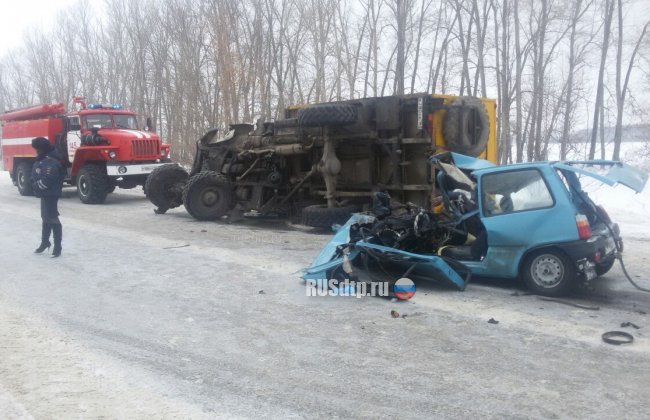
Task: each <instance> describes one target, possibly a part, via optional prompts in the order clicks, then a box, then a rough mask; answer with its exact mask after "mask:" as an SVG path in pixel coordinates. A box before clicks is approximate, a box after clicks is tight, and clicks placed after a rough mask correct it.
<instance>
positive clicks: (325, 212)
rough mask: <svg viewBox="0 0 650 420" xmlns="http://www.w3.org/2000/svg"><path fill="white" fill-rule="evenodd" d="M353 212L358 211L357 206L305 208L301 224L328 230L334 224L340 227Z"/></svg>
mask: <svg viewBox="0 0 650 420" xmlns="http://www.w3.org/2000/svg"><path fill="white" fill-rule="evenodd" d="M355 211H359V208H358V207H357V206H344V207H327V206H326V205H324V204H317V205H313V206H307V207H305V208H304V209H302V214H301V215H302V224H303V225H305V226H311V227H320V228H329V227H332V225H336V224H338V225H342V224H344V223H345V222H347V221H348V219H350V217H351V216H352V213H354V212H355Z"/></svg>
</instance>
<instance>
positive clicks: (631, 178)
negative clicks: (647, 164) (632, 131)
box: [552, 160, 648, 193]
mask: <svg viewBox="0 0 650 420" xmlns="http://www.w3.org/2000/svg"><path fill="white" fill-rule="evenodd" d="M552 166H553V167H554V168H557V169H561V170H564V171H571V172H574V173H576V174H581V175H585V176H589V177H591V178H594V179H597V180H598V181H600V182H602V183H604V184H607V185H609V186H615V185H617V184H622V185H625V186H626V187H628V188H631V189H632V190H634V191H636V192H637V193H639V192H641V191H643V188H644V187H645V184H646V182H648V174H647V173H646V172H645V171H642V170H641V169H638V168H635V167H633V166H630V165H627V164H625V163H623V162H618V161H613V160H587V161H566V162H557V163H554V164H552ZM584 166H589V167H593V166H598V167H607V166H608V167H609V171H607V173H605V174H602V173H598V172H596V171H595V170H593V169H588V168H585V167H584Z"/></svg>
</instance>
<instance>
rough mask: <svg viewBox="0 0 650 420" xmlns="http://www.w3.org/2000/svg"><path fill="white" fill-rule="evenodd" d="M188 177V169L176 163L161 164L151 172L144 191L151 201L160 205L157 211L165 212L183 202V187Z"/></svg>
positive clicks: (155, 204)
mask: <svg viewBox="0 0 650 420" xmlns="http://www.w3.org/2000/svg"><path fill="white" fill-rule="evenodd" d="M187 178H188V174H187V171H186V170H185V169H183V168H182V167H181V166H180V165H177V164H175V163H169V164H167V165H162V166H159V167H157V168H156V169H154V170H153V171H152V172H151V173H150V174H149V176H148V177H147V182H146V183H145V185H144V191H145V194H146V196H147V198H148V199H149V201H151V202H152V203H153V205H154V206H156V207H158V209H157V210H156V213H164V212H166V211H167V210H169V209H173V208H176V207H178V206H180V205H181V204H183V188H184V187H185V184H187Z"/></svg>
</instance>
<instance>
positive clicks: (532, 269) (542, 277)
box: [522, 249, 576, 296]
mask: <svg viewBox="0 0 650 420" xmlns="http://www.w3.org/2000/svg"><path fill="white" fill-rule="evenodd" d="M522 275H523V278H524V281H525V282H526V286H528V288H529V289H530V290H531V291H532V292H533V293H535V294H538V295H543V296H561V295H563V294H566V293H567V292H568V291H569V290H571V288H572V287H573V286H574V282H575V278H576V269H575V267H574V265H573V264H572V263H571V260H569V258H568V257H567V256H566V255H565V254H563V253H562V252H560V251H556V250H550V249H542V250H539V251H535V252H533V253H532V254H530V255H529V256H528V257H526V259H525V261H524V264H523V267H522Z"/></svg>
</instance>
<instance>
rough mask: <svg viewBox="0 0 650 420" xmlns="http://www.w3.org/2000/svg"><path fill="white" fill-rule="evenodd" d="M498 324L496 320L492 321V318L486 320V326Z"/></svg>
mask: <svg viewBox="0 0 650 420" xmlns="http://www.w3.org/2000/svg"><path fill="white" fill-rule="evenodd" d="M498 323H499V321H497V320H496V319H494V318H490V319H488V324H498Z"/></svg>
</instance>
